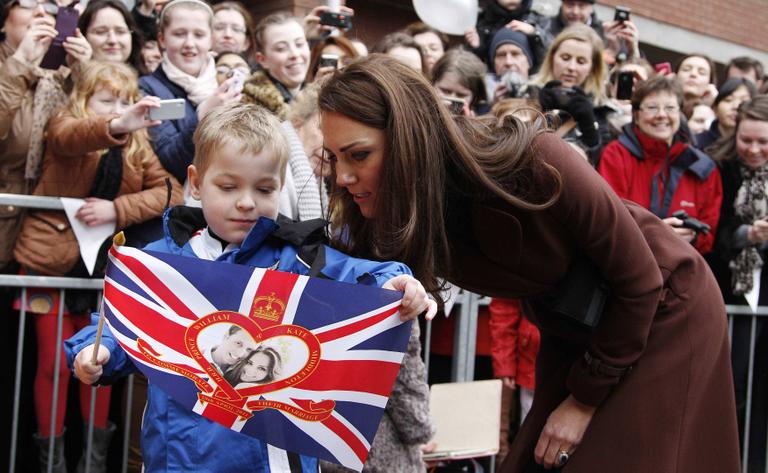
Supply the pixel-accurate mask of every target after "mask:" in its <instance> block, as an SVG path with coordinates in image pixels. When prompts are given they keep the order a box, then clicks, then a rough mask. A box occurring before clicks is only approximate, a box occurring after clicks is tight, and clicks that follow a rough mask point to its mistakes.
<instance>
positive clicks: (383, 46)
mask: <svg viewBox="0 0 768 473" xmlns="http://www.w3.org/2000/svg"><path fill="white" fill-rule="evenodd" d="M397 47H401V48H411V49H415V50H416V51H418V52H419V57H420V58H421V72H422V73H424V74H426V73H427V61H426V60H425V59H424V50H423V49H421V46H419V43H417V42H416V40H415V39H413V36H411V35H409V34H406V33H401V32H399V31H398V32H396V33H390V34H388V35H386V36H384V37H383V38H381V39H380V40H379V42H378V43H376V44H375V45H374V46H373V48H372V49H371V52H372V53H382V54H387V53H389V51H391V50H392V49H395V48H397Z"/></svg>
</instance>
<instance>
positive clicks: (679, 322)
mask: <svg viewBox="0 0 768 473" xmlns="http://www.w3.org/2000/svg"><path fill="white" fill-rule="evenodd" d="M320 108H321V111H322V129H323V136H324V138H325V147H326V149H327V152H328V153H329V157H330V158H331V160H332V161H333V162H334V163H335V164H334V177H335V186H334V189H333V191H332V205H331V208H332V209H334V215H333V217H334V219H335V223H336V225H338V226H339V227H341V228H344V229H345V231H344V232H342V233H343V234H345V235H346V236H347V239H346V240H345V241H344V242H339V243H338V244H339V245H341V246H343V247H345V249H346V250H347V251H348V252H349V253H350V254H353V255H356V256H366V257H369V258H374V259H395V260H400V261H403V262H405V263H407V264H408V265H409V266H410V267H411V268H412V269H413V271H414V275H416V276H417V277H418V278H419V279H420V280H421V281H422V283H423V284H424V285H425V286H427V287H428V288H430V289H432V290H436V289H438V283H437V278H438V277H444V278H446V279H448V280H449V281H450V282H452V283H455V284H456V285H458V286H461V287H464V288H467V289H470V290H473V291H476V292H478V293H481V294H487V295H491V296H494V297H513V298H515V297H517V298H523V299H524V300H525V301H526V303H528V304H529V305H530V306H531V308H532V309H533V310H532V311H530V312H531V313H532V317H533V318H534V319H535V320H534V322H535V323H536V325H537V326H538V327H539V329H540V331H541V350H540V352H539V358H538V361H537V372H536V395H535V397H534V402H533V406H532V408H531V412H530V414H529V415H528V417H527V418H526V421H525V423H524V425H523V426H522V428H521V431H520V432H519V434H518V435H517V437H516V438H515V441H514V443H513V445H512V447H511V451H510V454H509V455H508V457H507V460H506V461H505V463H504V464H503V466H502V471H504V472H529V471H538V470H540V469H541V468H542V466H543V467H544V468H553V467H563V471H565V472H569V473H576V472H608V471H622V472H638V473H641V472H643V473H645V472H650V471H659V472H662V471H663V472H697V473H698V472H713V473H715V472H717V473H723V472H735V471H737V470H738V437H737V431H736V417H735V409H734V400H733V385H732V381H731V374H730V364H729V349H728V337H727V330H726V314H725V310H724V306H723V301H722V299H721V297H720V293H719V291H718V289H717V284H716V283H715V281H714V279H713V277H712V276H711V273H709V272H708V271H707V269H706V265H705V263H704V261H703V260H702V259H701V257H700V256H699V255H698V254H697V253H696V251H695V250H694V249H693V248H692V247H691V246H690V245H689V244H687V243H685V242H683V241H682V240H680V238H678V237H676V236H675V235H674V234H673V233H672V232H671V231H670V229H669V228H668V226H666V225H664V224H663V223H662V222H661V221H660V220H659V219H658V218H656V217H654V216H653V215H652V214H650V213H649V212H647V211H645V210H644V209H642V208H640V207H638V206H636V205H633V204H631V203H625V202H623V201H621V200H620V199H619V198H618V197H617V196H616V195H615V194H614V193H613V192H612V191H611V190H610V188H609V187H608V186H607V184H606V183H605V182H604V181H603V180H602V179H601V178H600V176H598V175H597V174H596V173H595V172H594V170H592V169H591V168H590V167H589V165H588V164H586V163H585V162H584V160H583V159H580V158H579V157H578V156H577V155H576V154H575V153H574V152H573V150H572V149H571V148H570V147H569V146H568V145H567V144H565V143H564V142H563V141H561V140H560V139H558V138H556V137H555V136H553V134H551V133H548V132H546V131H545V129H544V127H543V125H542V123H541V121H537V122H534V123H533V124H532V125H530V126H525V125H523V124H522V123H520V122H519V121H517V120H516V119H515V118H512V117H508V118H506V119H505V120H504V121H503V123H501V124H498V123H494V122H490V121H480V120H473V119H467V118H455V120H456V121H453V119H452V118H451V116H450V115H449V113H448V111H447V110H446V109H445V108H444V107H443V106H441V105H440V100H439V98H438V97H437V96H436V94H435V93H434V91H433V90H432V89H431V88H430V87H429V85H428V84H427V83H426V82H425V81H424V79H423V78H422V77H421V76H420V75H419V74H417V73H414V72H412V71H410V70H409V69H408V68H407V67H403V66H401V65H400V64H398V63H397V62H396V61H392V60H390V59H386V58H383V57H375V56H373V57H370V58H368V59H364V60H362V61H360V62H358V63H356V64H353V65H351V66H349V67H348V68H347V69H346V70H345V71H344V72H343V73H341V74H338V75H337V76H335V77H333V78H331V79H330V80H329V82H328V83H327V84H326V86H325V88H324V89H323V91H322V92H321V95H320ZM577 262H580V263H579V264H577ZM590 275H591V276H590ZM574 281H575V282H578V283H581V285H580V286H576V285H574V284H573V282H574ZM589 281H592V283H591V284H583V283H585V282H589ZM601 281H602V283H600V282H601ZM601 286H604V287H607V297H606V299H605V305H604V307H603V308H602V310H599V309H598V310H592V311H589V310H582V309H586V308H587V307H588V306H589V304H590V302H595V301H599V300H600V297H599V295H600V294H605V292H606V291H601V290H598V289H597V288H598V287H601ZM579 287H582V288H586V289H587V290H580V289H579ZM573 288H577V289H576V290H575V291H574V290H571V291H568V289H573ZM593 295H594V296H595V297H592V296H593ZM572 296H576V298H577V299H578V298H579V297H581V299H582V301H583V303H580V302H582V301H579V300H577V301H576V302H573V299H572V298H570V299H569V297H572ZM584 296H586V299H585V298H584ZM568 301H571V302H570V304H565V303H567V302H568ZM556 303H562V304H560V306H559V307H560V309H562V308H563V307H564V306H568V308H569V310H563V311H565V312H570V313H575V314H574V316H578V315H581V316H582V319H585V317H583V316H584V313H585V312H586V313H587V314H589V315H594V314H595V313H600V314H601V317H600V319H599V322H597V323H596V324H593V325H596V326H594V327H592V328H590V327H589V326H587V325H586V324H583V323H579V322H576V321H574V320H572V319H571V318H569V317H567V316H565V315H562V314H561V313H558V312H556V311H555V307H556ZM597 306H598V307H599V304H597Z"/></svg>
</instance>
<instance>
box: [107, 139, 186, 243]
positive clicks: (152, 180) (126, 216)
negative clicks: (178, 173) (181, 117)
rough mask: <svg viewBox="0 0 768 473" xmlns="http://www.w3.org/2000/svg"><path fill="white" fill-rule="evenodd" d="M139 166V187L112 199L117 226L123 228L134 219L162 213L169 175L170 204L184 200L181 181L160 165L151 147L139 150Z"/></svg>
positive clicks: (144, 218)
mask: <svg viewBox="0 0 768 473" xmlns="http://www.w3.org/2000/svg"><path fill="white" fill-rule="evenodd" d="M139 152H140V153H141V155H142V156H141V161H140V166H141V169H140V170H139V171H140V172H141V173H142V175H143V178H142V190H141V191H139V192H134V193H131V194H124V195H121V196H119V197H117V198H116V199H115V210H116V211H117V223H116V225H117V228H125V227H127V226H129V225H133V224H136V223H141V222H146V221H147V220H149V219H151V218H154V217H159V216H160V215H162V214H163V210H164V209H165V204H166V201H167V199H168V189H167V188H166V186H165V180H166V179H170V181H171V186H172V188H173V191H172V193H171V200H170V203H169V204H170V205H169V206H170V207H173V206H175V205H180V204H182V203H183V202H184V195H183V192H182V189H181V184H179V181H177V180H176V178H174V177H173V176H171V175H170V174H168V172H167V171H166V170H165V169H163V166H162V165H161V164H160V161H158V159H157V156H155V153H153V152H152V150H151V149H147V150H141V151H139Z"/></svg>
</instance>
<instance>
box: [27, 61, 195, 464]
mask: <svg viewBox="0 0 768 473" xmlns="http://www.w3.org/2000/svg"><path fill="white" fill-rule="evenodd" d="M134 101H136V102H135V103H134ZM153 107H157V98H155V97H144V98H142V99H141V100H139V89H138V77H137V76H136V73H135V72H134V71H133V69H131V68H130V66H128V65H126V64H122V63H105V62H97V61H92V62H90V63H89V64H87V65H84V66H83V68H82V69H81V72H80V74H79V75H78V76H77V81H76V83H75V88H74V90H73V92H72V95H71V98H70V102H69V106H68V108H67V109H65V110H64V111H63V112H61V113H60V114H59V115H58V116H56V117H55V118H53V119H52V120H51V121H50V122H49V124H48V131H47V146H46V153H45V158H44V161H43V171H42V176H41V178H40V182H39V184H38V185H37V187H36V188H35V191H34V194H35V195H55V196H63V197H73V198H84V199H85V204H84V205H83V206H82V207H80V209H79V210H78V211H77V214H76V218H77V219H78V220H79V221H80V222H82V223H83V224H85V225H87V226H89V227H91V226H96V225H101V224H105V223H115V224H116V227H117V228H118V229H123V228H126V227H128V226H129V225H135V224H138V223H142V222H146V221H148V220H150V219H152V218H155V217H159V216H160V215H162V212H163V209H164V208H165V206H166V204H167V203H168V199H169V197H170V203H171V204H177V203H180V202H181V185H180V184H179V183H178V182H177V181H176V180H175V179H173V178H172V177H170V176H169V174H168V173H167V172H166V171H165V170H164V169H163V167H162V166H161V165H160V162H159V161H158V159H157V156H155V154H154V153H153V152H152V147H151V146H150V144H149V140H148V139H147V134H146V131H145V130H144V129H145V128H146V127H148V126H153V125H156V124H157V123H158V122H156V121H150V120H147V119H146V115H147V113H148V111H149V110H150V109H151V108H153ZM166 179H170V180H171V183H172V186H173V193H172V195H171V196H169V195H168V190H167V188H166V184H165V181H166ZM106 248H107V247H106V245H105V246H104V247H103V248H102V252H101V253H100V256H99V258H98V259H97V262H96V268H95V271H94V274H100V273H101V272H102V271H103V268H104V265H105V262H106ZM15 256H16V259H17V260H18V261H19V263H21V265H22V267H23V272H25V273H26V274H39V275H52V276H64V275H66V276H74V277H88V272H87V271H86V268H85V265H84V263H83V261H82V259H81V258H80V251H79V247H78V243H77V240H76V238H75V236H74V234H73V231H72V229H71V228H70V224H69V221H68V220H67V217H66V215H65V214H64V213H63V212H61V211H43V210H40V211H30V212H28V213H27V216H26V218H25V219H24V221H23V223H22V229H21V233H20V235H19V238H18V240H17V241H16V248H15ZM29 294H30V296H29V298H28V299H29V300H28V301H27V306H28V308H27V310H30V311H32V312H35V313H37V315H36V317H35V328H36V332H37V347H38V348H37V349H38V354H37V359H38V367H37V374H36V377H35V412H36V414H37V423H38V431H39V434H38V435H37V439H38V441H39V444H40V448H41V459H42V460H43V461H46V460H47V459H48V458H47V450H48V438H44V437H48V436H49V432H50V425H51V422H52V420H51V415H52V414H51V402H52V399H51V396H52V393H53V392H54V386H53V378H54V372H55V370H57V369H58V370H59V375H60V376H59V384H58V386H56V389H55V391H57V392H58V401H57V406H58V409H57V411H56V419H55V421H54V422H55V433H54V435H55V437H56V439H55V450H54V455H55V456H54V458H53V459H52V462H53V465H54V470H53V471H55V472H59V471H65V469H64V468H65V467H64V463H65V462H64V457H63V455H64V450H63V448H64V446H63V436H62V433H63V424H64V415H65V413H66V405H67V402H66V397H67V384H68V381H69V371H68V370H67V367H66V365H65V364H64V360H63V358H62V361H61V364H60V366H58V367H54V359H55V356H56V350H57V349H58V350H60V349H61V348H60V346H61V345H60V342H59V344H58V345H57V343H56V332H57V314H58V306H59V304H61V303H65V304H66V307H65V309H64V313H65V315H66V316H65V317H64V321H63V326H62V327H63V332H62V333H63V336H64V337H65V338H66V337H69V336H71V335H72V334H73V333H75V332H76V331H77V330H79V329H81V328H82V327H84V326H86V325H88V323H89V322H90V317H89V316H88V315H86V314H87V313H88V312H90V310H92V309H93V307H94V305H93V303H94V299H95V297H94V294H93V293H89V294H85V295H82V294H79V293H78V291H69V292H67V298H66V301H60V300H59V296H58V291H57V290H53V289H43V290H38V291H30V292H29ZM80 402H81V410H82V412H83V415H84V416H86V417H87V415H88V411H89V409H88V406H89V403H90V388H89V387H88V386H85V385H81V389H80ZM108 408H109V390H108V389H103V390H99V392H98V395H97V400H96V412H95V417H94V419H93V421H94V426H95V437H94V448H93V449H92V457H91V471H95V472H103V471H105V468H106V464H105V463H104V460H105V456H106V451H107V446H108V442H109V438H110V436H111V434H112V432H113V431H114V425H109V426H108V424H107V411H108Z"/></svg>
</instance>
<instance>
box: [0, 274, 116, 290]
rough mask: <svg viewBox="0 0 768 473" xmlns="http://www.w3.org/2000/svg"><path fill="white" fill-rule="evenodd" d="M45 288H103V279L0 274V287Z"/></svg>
mask: <svg viewBox="0 0 768 473" xmlns="http://www.w3.org/2000/svg"><path fill="white" fill-rule="evenodd" d="M2 286H5V287H47V288H60V289H93V290H97V291H100V290H101V289H103V288H104V280H103V279H86V278H67V277H59V276H26V275H25V276H22V275H18V274H0V287H2Z"/></svg>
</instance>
